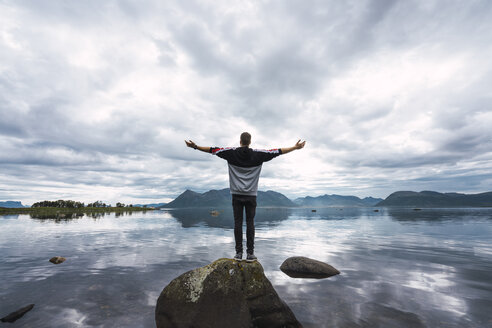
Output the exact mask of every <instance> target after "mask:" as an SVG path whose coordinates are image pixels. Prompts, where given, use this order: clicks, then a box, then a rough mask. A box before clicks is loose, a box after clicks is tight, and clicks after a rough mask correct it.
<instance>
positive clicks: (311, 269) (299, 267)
mask: <svg viewBox="0 0 492 328" xmlns="http://www.w3.org/2000/svg"><path fill="white" fill-rule="evenodd" d="M280 270H282V272H284V273H285V274H286V275H288V276H289V277H292V278H316V279H322V278H328V277H331V276H335V275H337V274H340V271H338V270H337V269H335V268H334V267H332V266H331V265H329V264H328V263H324V262H321V261H317V260H313V259H310V258H307V257H303V256H294V257H289V258H288V259H287V260H285V261H284V263H282V265H281V266H280Z"/></svg>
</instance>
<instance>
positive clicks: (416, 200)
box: [376, 191, 492, 207]
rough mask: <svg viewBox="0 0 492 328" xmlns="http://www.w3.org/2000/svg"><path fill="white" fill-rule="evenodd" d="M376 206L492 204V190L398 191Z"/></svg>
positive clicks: (477, 205)
mask: <svg viewBox="0 0 492 328" xmlns="http://www.w3.org/2000/svg"><path fill="white" fill-rule="evenodd" d="M376 206H412V207H483V206H492V192H484V193H480V194H460V193H455V192H450V193H440V192H436V191H421V192H415V191H397V192H394V193H392V194H391V195H389V196H388V197H387V198H386V199H385V200H383V201H381V202H379V203H377V204H376Z"/></svg>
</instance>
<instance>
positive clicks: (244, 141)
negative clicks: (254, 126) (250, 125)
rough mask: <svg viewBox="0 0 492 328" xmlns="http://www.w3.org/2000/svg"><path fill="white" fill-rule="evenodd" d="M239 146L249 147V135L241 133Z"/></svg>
mask: <svg viewBox="0 0 492 328" xmlns="http://www.w3.org/2000/svg"><path fill="white" fill-rule="evenodd" d="M240 143H241V146H249V144H250V143H251V134H249V133H248V132H243V133H241V139H240Z"/></svg>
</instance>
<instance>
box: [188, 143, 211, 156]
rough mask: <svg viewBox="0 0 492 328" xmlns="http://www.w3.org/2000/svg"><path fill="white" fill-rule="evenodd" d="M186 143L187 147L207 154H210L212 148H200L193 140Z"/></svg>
mask: <svg viewBox="0 0 492 328" xmlns="http://www.w3.org/2000/svg"><path fill="white" fill-rule="evenodd" d="M185 142H186V146H188V147H190V148H193V149H197V150H201V151H203V152H206V153H210V147H203V146H198V145H197V144H196V143H194V142H193V141H191V140H185Z"/></svg>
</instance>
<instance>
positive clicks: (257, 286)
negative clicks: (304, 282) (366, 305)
mask: <svg viewBox="0 0 492 328" xmlns="http://www.w3.org/2000/svg"><path fill="white" fill-rule="evenodd" d="M155 320H156V324H157V327H158V328H165V327H173V328H181V327H211V328H212V327H214V328H221V327H227V328H230V327H239V328H240V327H245V328H246V327H247V328H249V327H272V328H273V327H302V326H301V324H300V323H299V322H298V321H297V319H296V318H295V316H294V314H293V313H292V311H291V310H290V308H289V307H288V306H287V305H286V304H285V303H284V302H283V301H282V300H281V299H280V297H279V296H278V294H277V292H276V291H275V289H274V288H273V286H272V284H271V283H270V281H269V280H268V279H267V277H266V276H265V274H264V272H263V267H262V266H261V264H260V263H259V262H257V261H255V262H251V263H248V262H238V261H235V260H232V259H219V260H217V261H215V262H213V263H211V264H209V265H206V266H204V267H201V268H197V269H194V270H191V271H188V272H186V273H184V274H182V275H181V276H179V277H177V278H176V279H174V280H173V281H171V282H170V283H169V285H167V286H166V287H165V288H164V290H163V291H162V292H161V295H160V296H159V299H158V300H157V305H156V311H155Z"/></svg>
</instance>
